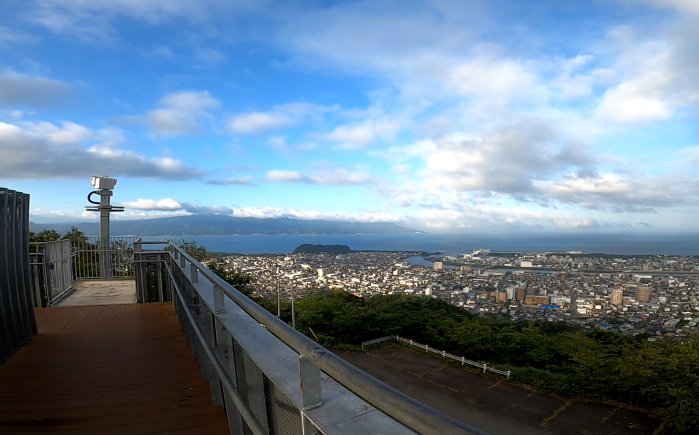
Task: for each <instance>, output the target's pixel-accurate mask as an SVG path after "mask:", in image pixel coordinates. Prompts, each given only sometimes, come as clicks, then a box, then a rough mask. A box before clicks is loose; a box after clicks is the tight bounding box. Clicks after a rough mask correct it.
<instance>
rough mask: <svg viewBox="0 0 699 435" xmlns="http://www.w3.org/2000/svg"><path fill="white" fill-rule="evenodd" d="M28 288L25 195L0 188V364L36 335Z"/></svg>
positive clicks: (26, 197)
mask: <svg viewBox="0 0 699 435" xmlns="http://www.w3.org/2000/svg"><path fill="white" fill-rule="evenodd" d="M33 305H34V303H33V300H32V293H31V287H30V284H29V195H27V194H26V193H21V192H16V191H14V190H10V189H6V188H4V187H0V362H3V361H5V359H7V358H8V357H9V356H10V355H12V354H13V353H14V352H16V351H17V350H18V349H19V348H20V347H21V346H22V345H23V344H24V343H26V342H27V341H28V340H30V339H31V338H32V337H33V336H34V335H36V333H37V329H36V320H35V318H34V311H33V309H32V307H33Z"/></svg>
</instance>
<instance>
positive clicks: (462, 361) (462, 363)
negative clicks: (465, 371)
mask: <svg viewBox="0 0 699 435" xmlns="http://www.w3.org/2000/svg"><path fill="white" fill-rule="evenodd" d="M464 362H465V358H464V357H461V365H464Z"/></svg>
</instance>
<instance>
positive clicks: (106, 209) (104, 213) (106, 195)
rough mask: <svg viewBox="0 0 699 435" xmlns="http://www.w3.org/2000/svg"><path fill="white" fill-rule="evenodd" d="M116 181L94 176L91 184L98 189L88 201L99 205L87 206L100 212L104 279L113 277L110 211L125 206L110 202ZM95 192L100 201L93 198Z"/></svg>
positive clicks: (118, 210) (115, 210) (116, 210)
mask: <svg viewBox="0 0 699 435" xmlns="http://www.w3.org/2000/svg"><path fill="white" fill-rule="evenodd" d="M116 182H117V180H116V178H109V177H107V176H104V175H103V176H101V177H92V178H91V179H90V184H92V185H93V186H94V187H95V189H97V190H93V191H92V192H90V193H89V194H88V195H87V201H88V202H90V203H91V204H96V205H97V207H94V206H87V207H85V209H86V210H87V211H98V212H100V244H99V246H98V249H99V252H100V275H101V276H102V278H104V279H111V278H112V258H111V252H110V251H109V213H113V212H121V211H124V207H114V206H112V205H111V204H110V198H111V197H112V190H113V189H114V186H115V185H116ZM95 194H97V195H99V196H100V200H99V202H98V201H94V200H93V199H92V195H95Z"/></svg>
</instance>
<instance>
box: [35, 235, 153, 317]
mask: <svg viewBox="0 0 699 435" xmlns="http://www.w3.org/2000/svg"><path fill="white" fill-rule="evenodd" d="M137 240H139V239H137V238H136V237H110V238H109V240H108V242H107V243H106V244H105V243H102V239H100V238H99V237H77V238H68V239H63V240H56V241H51V242H33V243H30V252H29V258H30V263H29V264H30V267H31V271H30V276H31V287H32V293H33V294H34V301H35V305H36V306H42V307H51V306H53V305H55V304H57V303H59V302H60V301H61V300H62V299H64V298H65V297H67V296H69V295H70V293H71V292H72V290H73V287H74V284H75V283H76V282H78V281H81V280H90V279H134V278H135V268H134V244H135V243H136V241H137ZM140 302H143V301H140ZM146 302H148V301H146Z"/></svg>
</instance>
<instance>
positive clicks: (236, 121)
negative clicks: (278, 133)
mask: <svg viewBox="0 0 699 435" xmlns="http://www.w3.org/2000/svg"><path fill="white" fill-rule="evenodd" d="M337 110H338V107H336V106H321V105H316V104H308V103H288V104H282V105H278V106H275V107H273V108H272V109H271V110H270V111H267V112H262V111H253V112H245V113H240V114H237V115H234V116H232V117H231V118H230V120H229V121H228V129H229V130H230V131H231V132H232V133H236V134H256V133H262V132H266V131H268V130H276V129H279V128H283V127H289V126H292V125H297V124H299V123H301V122H303V121H305V120H308V119H317V118H318V117H320V116H322V115H324V114H326V113H328V112H333V111H337Z"/></svg>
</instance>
